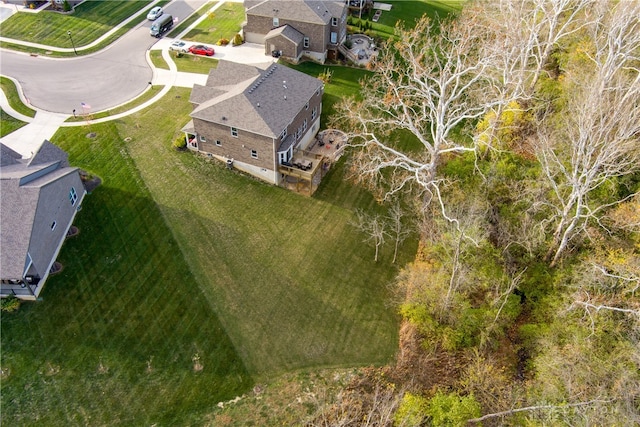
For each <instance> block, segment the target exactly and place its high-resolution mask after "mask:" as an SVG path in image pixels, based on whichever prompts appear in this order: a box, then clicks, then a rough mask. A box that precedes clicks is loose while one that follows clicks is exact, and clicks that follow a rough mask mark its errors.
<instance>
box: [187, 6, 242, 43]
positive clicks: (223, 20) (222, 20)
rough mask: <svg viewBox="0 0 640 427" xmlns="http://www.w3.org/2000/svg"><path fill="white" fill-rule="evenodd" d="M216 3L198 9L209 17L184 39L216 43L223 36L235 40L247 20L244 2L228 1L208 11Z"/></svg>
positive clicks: (199, 12)
mask: <svg viewBox="0 0 640 427" xmlns="http://www.w3.org/2000/svg"><path fill="white" fill-rule="evenodd" d="M214 4H215V3H211V4H207V5H206V6H204V7H203V8H201V9H200V11H198V14H199V15H200V16H202V15H203V14H206V15H207V17H206V18H205V19H204V20H203V21H202V22H200V23H199V24H198V25H197V26H196V27H195V28H193V29H192V30H190V31H189V32H188V33H187V34H186V35H185V36H184V37H183V39H184V40H189V41H192V42H199V43H208V44H215V43H216V42H217V41H218V40H220V39H223V38H225V39H227V40H229V41H232V40H233V37H234V36H235V35H236V34H237V33H238V32H239V31H240V25H241V24H242V22H243V21H244V20H245V13H244V5H243V3H237V2H226V3H224V4H222V5H221V6H220V7H218V8H217V9H216V10H214V11H213V12H208V10H209V9H211V7H213V5H214Z"/></svg>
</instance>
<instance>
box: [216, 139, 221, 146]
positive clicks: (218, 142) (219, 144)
mask: <svg viewBox="0 0 640 427" xmlns="http://www.w3.org/2000/svg"><path fill="white" fill-rule="evenodd" d="M216 145H217V146H218V147H222V142H220V140H219V139H216Z"/></svg>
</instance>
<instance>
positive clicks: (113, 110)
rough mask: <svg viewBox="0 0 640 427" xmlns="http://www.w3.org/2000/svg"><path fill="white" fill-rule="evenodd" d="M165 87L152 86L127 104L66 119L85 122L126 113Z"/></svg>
mask: <svg viewBox="0 0 640 427" xmlns="http://www.w3.org/2000/svg"><path fill="white" fill-rule="evenodd" d="M163 87H164V86H158V85H155V86H152V87H151V88H150V89H149V90H146V91H144V92H143V93H142V94H141V95H140V96H138V97H137V98H135V99H132V100H131V101H129V102H127V103H126V104H123V105H120V106H118V107H114V108H111V109H109V110H105V111H101V112H99V113H95V114H90V115H88V116H84V115H78V116H77V117H73V116H71V117H69V118H68V119H67V120H65V121H66V122H84V121H87V119H89V121H91V120H96V119H102V118H104V117H109V116H114V115H116V114H120V113H124V112H126V111H129V110H131V109H133V108H135V107H137V106H139V105H142V104H144V103H145V102H147V101H148V100H150V99H151V98H153V97H154V96H156V95H157V94H158V93H159V92H160V91H161V90H162V88H163Z"/></svg>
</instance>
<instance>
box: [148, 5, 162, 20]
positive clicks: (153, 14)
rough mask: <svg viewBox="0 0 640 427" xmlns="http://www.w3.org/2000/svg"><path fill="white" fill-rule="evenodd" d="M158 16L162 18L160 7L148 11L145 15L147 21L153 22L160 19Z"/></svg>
mask: <svg viewBox="0 0 640 427" xmlns="http://www.w3.org/2000/svg"><path fill="white" fill-rule="evenodd" d="M160 16H162V8H161V7H160V6H156V7H154V8H153V9H151V10H150V11H149V13H148V14H147V19H148V20H149V21H155V20H156V19H158V18H160Z"/></svg>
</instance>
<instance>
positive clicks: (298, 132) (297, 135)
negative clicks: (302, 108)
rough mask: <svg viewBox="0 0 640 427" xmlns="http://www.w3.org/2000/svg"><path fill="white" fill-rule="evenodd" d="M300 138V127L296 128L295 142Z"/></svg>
mask: <svg viewBox="0 0 640 427" xmlns="http://www.w3.org/2000/svg"><path fill="white" fill-rule="evenodd" d="M301 136H302V126H300V127H298V130H297V131H296V141H297V140H299V139H300V137H301Z"/></svg>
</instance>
